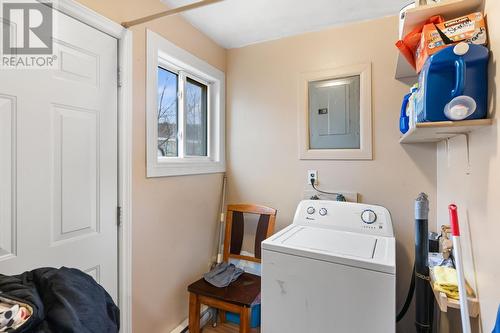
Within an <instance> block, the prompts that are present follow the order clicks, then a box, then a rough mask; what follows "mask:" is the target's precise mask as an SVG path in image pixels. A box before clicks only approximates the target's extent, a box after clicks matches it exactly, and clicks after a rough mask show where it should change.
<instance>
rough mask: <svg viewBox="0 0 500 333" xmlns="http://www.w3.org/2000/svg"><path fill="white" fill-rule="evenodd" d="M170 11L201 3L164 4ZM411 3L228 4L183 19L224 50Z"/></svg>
mask: <svg viewBox="0 0 500 333" xmlns="http://www.w3.org/2000/svg"><path fill="white" fill-rule="evenodd" d="M161 1H163V2H165V3H166V4H167V5H168V6H169V7H170V8H173V7H178V6H182V5H186V4H189V3H193V2H196V1H198V0H161ZM409 2H411V1H410V0H225V1H222V2H219V3H215V4H212V5H209V6H206V7H202V8H198V9H194V10H191V11H188V12H185V13H183V14H182V15H183V16H184V17H185V18H186V19H187V20H188V21H189V22H190V23H191V24H192V25H194V26H195V27H197V28H198V29H199V30H201V31H203V32H204V33H205V34H206V35H208V36H210V37H211V38H212V39H213V40H215V41H216V42H217V43H218V44H219V45H221V46H223V47H225V48H236V47H241V46H245V45H249V44H254V43H258V42H263V41H267V40H272V39H278V38H282V37H286V36H291V35H296V34H301V33H304V32H309V31H317V30H321V29H324V28H326V27H331V26H335V25H341V24H345V23H348V22H353V21H362V20H367V19H373V18H377V17H382V16H387V15H396V14H397V13H398V12H399V10H400V9H401V8H402V7H403V6H404V5H405V4H408V3H409Z"/></svg>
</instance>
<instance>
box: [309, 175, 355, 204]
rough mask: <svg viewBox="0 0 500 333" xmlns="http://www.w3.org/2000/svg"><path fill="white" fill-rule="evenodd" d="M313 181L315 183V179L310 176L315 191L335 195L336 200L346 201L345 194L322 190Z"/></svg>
mask: <svg viewBox="0 0 500 333" xmlns="http://www.w3.org/2000/svg"><path fill="white" fill-rule="evenodd" d="M315 183H316V180H315V179H314V178H311V186H312V188H313V189H314V190H315V191H316V192H318V193H323V194H330V195H336V196H337V201H347V200H346V198H345V196H344V195H343V194H342V193H337V192H326V191H322V190H320V189H318V188H317V187H316V185H315Z"/></svg>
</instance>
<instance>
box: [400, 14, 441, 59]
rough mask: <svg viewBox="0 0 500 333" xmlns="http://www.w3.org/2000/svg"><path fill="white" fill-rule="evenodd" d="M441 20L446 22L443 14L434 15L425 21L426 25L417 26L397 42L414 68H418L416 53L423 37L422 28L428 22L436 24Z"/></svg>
mask: <svg viewBox="0 0 500 333" xmlns="http://www.w3.org/2000/svg"><path fill="white" fill-rule="evenodd" d="M440 22H444V18H443V17H442V16H439V15H436V16H432V17H430V18H429V19H428V20H427V21H426V22H425V24H424V25H421V26H418V27H416V28H415V29H413V30H412V31H410V32H409V33H408V34H406V36H405V37H404V38H403V39H402V40H399V41H397V42H396V47H397V48H398V49H399V52H401V54H402V55H403V56H404V57H405V59H406V61H408V63H409V64H410V65H411V66H412V67H413V68H416V64H415V54H416V52H417V48H418V46H419V44H420V41H421V39H422V37H421V36H422V29H423V28H424V26H425V25H426V24H435V23H440Z"/></svg>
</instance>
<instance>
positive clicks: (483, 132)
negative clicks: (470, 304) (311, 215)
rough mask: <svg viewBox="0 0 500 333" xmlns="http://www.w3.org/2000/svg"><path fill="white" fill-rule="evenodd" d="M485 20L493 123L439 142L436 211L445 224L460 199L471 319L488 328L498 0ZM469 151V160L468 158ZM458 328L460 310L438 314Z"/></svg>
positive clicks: (496, 230)
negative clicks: (472, 294)
mask: <svg viewBox="0 0 500 333" xmlns="http://www.w3.org/2000/svg"><path fill="white" fill-rule="evenodd" d="M485 15H486V18H487V21H488V23H489V27H488V28H489V31H488V37H489V46H490V49H491V53H490V64H489V81H488V84H489V106H490V108H489V117H490V118H493V119H494V122H493V125H492V126H489V127H487V128H483V129H479V130H476V131H474V132H471V133H470V134H469V138H468V139H469V144H468V146H469V147H468V149H467V140H466V138H465V137H463V136H459V137H455V138H453V139H452V140H450V141H449V143H448V145H447V144H446V143H445V142H443V143H441V144H440V145H439V146H438V178H437V180H438V183H437V184H438V185H437V192H438V207H439V211H438V216H437V225H438V226H440V225H441V224H448V212H447V206H448V204H450V203H452V202H454V203H456V204H457V205H458V209H459V219H460V226H461V234H462V237H463V240H462V247H463V252H464V262H465V264H464V266H465V270H466V272H465V273H466V278H467V280H468V282H469V283H470V284H471V285H472V286H473V287H474V288H475V289H476V291H477V294H478V297H479V303H480V312H481V313H480V318H479V320H473V321H472V323H473V325H474V329H475V331H476V332H481V329H482V332H491V331H492V329H493V326H494V322H495V318H496V315H497V309H498V306H499V304H500V288H499V287H498V277H499V276H500V261H499V259H498V237H499V235H500V210H498V203H499V202H500V186H499V184H500V151H499V149H500V137H499V134H498V133H499V124H498V117H499V112H498V111H499V102H498V96H500V84H499V81H498V75H499V73H500V64H499V58H500V57H499V55H500V27H499V26H498V22H500V2H499V1H498V0H486V1H485ZM467 152H468V153H469V161H468V162H467ZM459 331H460V314H459V313H458V311H450V312H449V313H448V315H444V314H443V316H442V319H441V331H440V332H443V333H448V332H450V333H452V332H459Z"/></svg>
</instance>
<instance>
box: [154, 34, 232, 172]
mask: <svg viewBox="0 0 500 333" xmlns="http://www.w3.org/2000/svg"><path fill="white" fill-rule="evenodd" d="M147 49H148V50H147V78H146V79H147V176H148V177H162V176H176V175H188V174H202V173H216V172H224V171H225V150H224V101H225V98H224V91H225V88H224V73H223V72H221V71H220V70H218V69H216V68H214V67H212V66H211V65H209V64H207V63H206V62H204V61H203V60H201V59H199V58H197V57H195V56H193V55H192V54H190V53H188V52H187V51H185V50H183V49H181V48H179V47H177V46H175V45H174V44H172V43H171V42H169V41H168V40H166V39H164V38H163V37H161V36H159V35H158V34H156V33H154V32H152V31H149V30H148V32H147Z"/></svg>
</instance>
